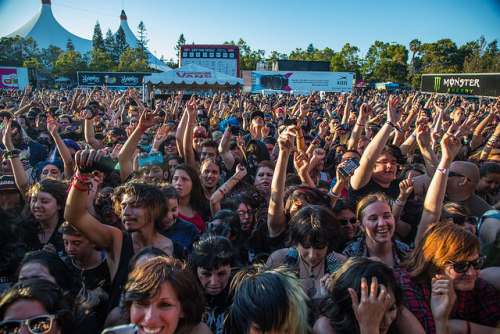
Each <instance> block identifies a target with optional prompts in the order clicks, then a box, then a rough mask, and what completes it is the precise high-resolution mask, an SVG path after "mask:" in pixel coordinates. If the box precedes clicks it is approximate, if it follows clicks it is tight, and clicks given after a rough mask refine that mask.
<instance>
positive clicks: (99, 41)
mask: <svg viewBox="0 0 500 334" xmlns="http://www.w3.org/2000/svg"><path fill="white" fill-rule="evenodd" d="M92 46H93V47H94V49H96V50H104V39H103V38H102V31H101V25H100V24H99V21H97V22H96V24H95V26H94V35H93V36H92Z"/></svg>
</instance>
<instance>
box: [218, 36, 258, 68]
mask: <svg viewBox="0 0 500 334" xmlns="http://www.w3.org/2000/svg"><path fill="white" fill-rule="evenodd" d="M224 44H225V45H237V46H238V47H239V49H240V68H241V70H242V71H247V70H248V71H250V70H255V68H256V67H257V63H258V62H260V61H261V60H262V59H264V55H265V53H266V51H264V50H257V51H252V49H251V48H250V46H249V45H248V44H247V42H245V41H244V40H243V39H242V38H240V39H239V40H238V43H235V42H234V41H231V42H227V41H226V42H224Z"/></svg>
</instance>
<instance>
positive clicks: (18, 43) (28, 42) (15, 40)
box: [0, 36, 39, 66]
mask: <svg viewBox="0 0 500 334" xmlns="http://www.w3.org/2000/svg"><path fill="white" fill-rule="evenodd" d="M38 56H39V49H38V46H37V43H36V42H35V40H34V39H33V38H32V37H28V38H27V39H24V38H23V37H21V36H15V37H2V38H1V39H0V64H1V66H23V63H24V62H25V61H29V60H31V59H32V58H37V57H38Z"/></svg>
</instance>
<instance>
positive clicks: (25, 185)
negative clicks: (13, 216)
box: [2, 117, 30, 197]
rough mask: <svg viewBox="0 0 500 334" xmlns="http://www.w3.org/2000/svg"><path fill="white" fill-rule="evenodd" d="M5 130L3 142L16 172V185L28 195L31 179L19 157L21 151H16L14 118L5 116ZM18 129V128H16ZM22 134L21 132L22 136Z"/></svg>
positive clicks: (13, 170) (23, 194)
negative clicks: (13, 139) (13, 132)
mask: <svg viewBox="0 0 500 334" xmlns="http://www.w3.org/2000/svg"><path fill="white" fill-rule="evenodd" d="M3 125H4V130H3V136H2V143H3V145H4V146H5V149H6V150H7V154H8V155H7V157H8V158H9V160H10V163H11V165H12V172H13V174H14V181H15V182H16V186H17V188H18V189H19V191H20V192H21V195H22V196H23V197H25V196H26V194H27V193H28V189H29V186H30V184H29V180H28V175H26V171H25V170H24V166H23V163H22V161H21V159H20V158H19V153H18V152H16V151H15V147H14V144H13V143H12V120H11V119H9V118H8V117H5V118H4V121H3ZM16 131H17V129H16ZM20 135H21V134H19V136H20Z"/></svg>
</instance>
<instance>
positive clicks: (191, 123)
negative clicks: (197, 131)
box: [188, 122, 196, 125]
mask: <svg viewBox="0 0 500 334" xmlns="http://www.w3.org/2000/svg"><path fill="white" fill-rule="evenodd" d="M195 124H196V123H195V122H189V123H188V125H195Z"/></svg>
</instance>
